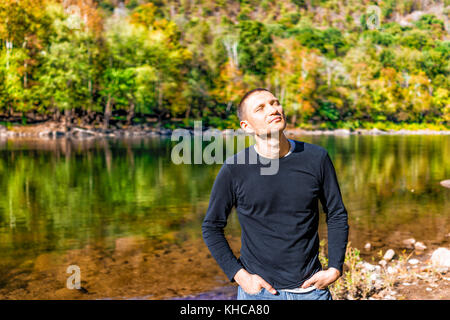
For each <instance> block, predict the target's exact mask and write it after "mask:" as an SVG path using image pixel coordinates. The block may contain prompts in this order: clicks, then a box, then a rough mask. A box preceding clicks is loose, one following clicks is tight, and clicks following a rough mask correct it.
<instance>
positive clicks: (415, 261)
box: [408, 259, 419, 265]
mask: <svg viewBox="0 0 450 320" xmlns="http://www.w3.org/2000/svg"><path fill="white" fill-rule="evenodd" d="M408 263H409V264H413V265H414V264H418V263H419V260H417V259H409V260H408Z"/></svg>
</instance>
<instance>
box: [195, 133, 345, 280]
mask: <svg viewBox="0 0 450 320" xmlns="http://www.w3.org/2000/svg"><path fill="white" fill-rule="evenodd" d="M243 159H244V160H243ZM251 159H256V161H252V160H251ZM270 161H278V171H277V172H276V174H261V173H262V171H261V169H262V168H269V167H270V166H272V167H275V165H274V163H272V162H269V159H267V158H264V157H262V156H260V155H259V154H257V153H256V151H255V148H254V146H250V147H248V148H245V149H244V150H242V151H241V152H239V153H237V154H236V155H234V156H232V157H230V158H228V159H227V160H226V161H225V163H224V164H223V165H222V167H221V169H220V171H219V173H218V175H217V177H216V180H215V182H214V185H213V188H212V192H211V196H210V202H209V207H208V210H207V213H206V216H205V218H204V221H203V224H202V232H203V239H204V241H205V243H206V245H207V246H208V248H209V250H210V252H211V254H212V256H213V257H214V259H215V260H216V261H217V263H218V264H219V266H220V267H221V268H222V270H223V271H224V272H225V274H226V276H227V277H228V279H229V280H230V281H231V282H234V276H235V274H236V273H237V271H239V270H240V269H241V268H245V269H246V270H247V271H248V272H249V273H252V274H258V275H259V276H261V277H262V278H263V279H264V280H266V281H267V282H268V283H270V284H271V285H272V286H273V287H274V288H275V289H293V288H296V287H299V286H301V285H302V283H303V282H304V281H306V280H307V279H308V278H310V277H311V276H312V275H313V274H314V273H316V272H317V271H320V270H321V269H322V265H321V263H320V261H319V258H318V255H319V236H318V225H319V206H318V202H319V201H320V202H321V203H322V208H323V211H324V212H325V213H326V222H327V225H328V267H334V268H336V269H338V270H339V271H340V272H341V273H342V267H343V263H344V258H345V250H346V246H347V241H348V230H349V226H348V222H347V221H348V218H347V210H346V208H345V206H344V203H343V201H342V196H341V192H340V188H339V184H338V180H337V177H336V172H335V169H334V166H333V163H332V161H331V159H330V157H329V155H328V152H327V151H326V149H324V148H323V147H320V146H317V145H314V144H310V143H306V142H301V141H295V148H294V150H293V152H292V153H291V154H289V155H288V156H286V157H282V158H280V159H276V160H270ZM233 206H235V207H236V212H237V214H238V219H239V223H240V225H241V231H242V232H241V251H240V253H241V256H240V257H239V258H236V256H235V255H234V254H233V252H232V250H231V248H230V246H229V244H228V242H227V240H226V238H225V236H224V230H223V229H224V228H225V226H226V225H227V219H228V216H229V214H230V212H231V210H232V208H233Z"/></svg>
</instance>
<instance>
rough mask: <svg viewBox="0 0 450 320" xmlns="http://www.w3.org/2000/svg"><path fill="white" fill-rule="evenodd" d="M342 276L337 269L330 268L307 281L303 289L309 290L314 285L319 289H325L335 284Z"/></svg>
mask: <svg viewBox="0 0 450 320" xmlns="http://www.w3.org/2000/svg"><path fill="white" fill-rule="evenodd" d="M340 276H341V273H340V272H339V270H338V269H336V268H329V269H327V270H325V271H324V270H322V271H319V272H317V273H316V274H314V275H313V276H312V277H311V278H309V279H308V280H306V281H305V282H304V283H303V284H302V288H308V287H309V286H311V285H314V286H315V287H316V288H317V289H325V288H326V287H328V286H329V285H330V284H332V283H333V282H335V281H336V280H337V279H338V278H339V277H340Z"/></svg>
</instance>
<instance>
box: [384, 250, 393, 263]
mask: <svg viewBox="0 0 450 320" xmlns="http://www.w3.org/2000/svg"><path fill="white" fill-rule="evenodd" d="M394 255H395V251H394V250H392V249H389V250H388V251H386V253H385V254H384V256H383V259H384V260H386V261H389V260H392V258H393V257H394Z"/></svg>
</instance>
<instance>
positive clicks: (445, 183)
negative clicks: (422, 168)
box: [440, 179, 450, 188]
mask: <svg viewBox="0 0 450 320" xmlns="http://www.w3.org/2000/svg"><path fill="white" fill-rule="evenodd" d="M440 184H441V186H443V187H444V188H450V179H449V180H442V181H441V182H440Z"/></svg>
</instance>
